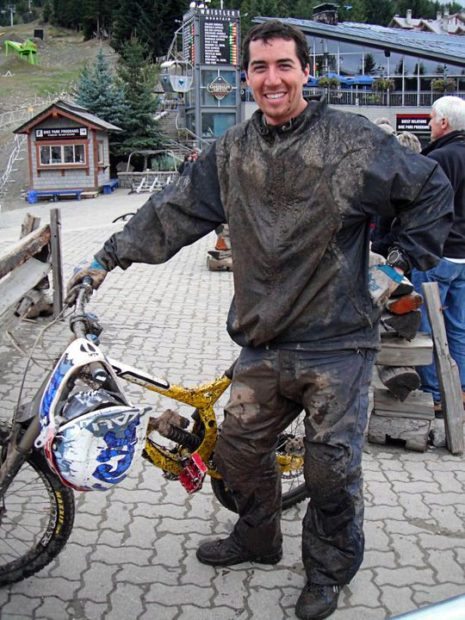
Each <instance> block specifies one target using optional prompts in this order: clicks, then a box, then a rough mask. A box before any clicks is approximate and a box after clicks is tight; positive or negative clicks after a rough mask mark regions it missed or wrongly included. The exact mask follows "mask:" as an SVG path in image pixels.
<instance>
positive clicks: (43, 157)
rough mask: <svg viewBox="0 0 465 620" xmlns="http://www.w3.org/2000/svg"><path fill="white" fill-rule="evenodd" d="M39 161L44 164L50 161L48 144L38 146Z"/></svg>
mask: <svg viewBox="0 0 465 620" xmlns="http://www.w3.org/2000/svg"><path fill="white" fill-rule="evenodd" d="M40 163H41V164H42V165H44V166H47V165H48V164H49V163H50V147H49V146H41V147H40Z"/></svg>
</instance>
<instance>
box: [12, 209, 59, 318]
mask: <svg viewBox="0 0 465 620" xmlns="http://www.w3.org/2000/svg"><path fill="white" fill-rule="evenodd" d="M50 272H51V273H52V280H53V314H54V316H55V317H56V316H58V314H59V313H60V312H61V310H62V309H63V268H62V255H61V215H60V211H59V209H51V211H50V224H46V225H44V226H40V219H39V218H36V217H33V216H31V215H27V216H26V219H25V221H24V223H23V226H22V230H21V238H20V240H19V241H18V243H16V244H15V245H13V246H11V247H9V248H7V250H6V251H4V252H3V253H1V254H0V322H2V321H3V320H4V319H5V317H6V315H7V314H8V311H9V310H11V309H12V307H14V306H15V305H16V304H18V303H19V302H20V301H21V300H22V299H23V298H24V297H25V296H27V295H28V293H29V292H30V291H32V290H34V287H36V286H37V285H38V284H39V283H40V282H41V281H42V280H44V278H46V277H47V276H48V275H49V273H50ZM32 302H33V298H31V303H32Z"/></svg>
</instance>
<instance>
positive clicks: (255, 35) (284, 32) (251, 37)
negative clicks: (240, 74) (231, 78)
mask: <svg viewBox="0 0 465 620" xmlns="http://www.w3.org/2000/svg"><path fill="white" fill-rule="evenodd" d="M270 39H286V40H287V41H291V40H292V41H295V48H296V53H297V58H298V59H299V61H300V64H301V65H302V69H303V70H305V68H306V67H307V65H309V64H310V55H309V53H308V45H307V40H306V38H305V35H304V33H303V32H302V31H301V30H299V29H298V28H295V27H294V26H290V25H289V24H284V23H283V22H280V21H279V20H277V19H272V20H269V21H266V22H264V23H263V24H258V26H254V27H253V28H252V29H251V30H249V32H248V33H247V35H246V37H245V39H244V42H243V44H242V68H243V69H244V70H245V71H247V69H248V67H249V62H250V43H251V41H259V40H261V41H264V42H265V43H266V42H267V41H269V40H270Z"/></svg>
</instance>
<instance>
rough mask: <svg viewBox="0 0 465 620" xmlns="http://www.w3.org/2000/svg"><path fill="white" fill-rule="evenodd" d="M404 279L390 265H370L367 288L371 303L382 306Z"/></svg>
mask: <svg viewBox="0 0 465 620" xmlns="http://www.w3.org/2000/svg"><path fill="white" fill-rule="evenodd" d="M403 279H404V275H403V274H402V273H399V272H398V271H397V270H396V269H394V267H391V265H381V264H379V265H372V266H371V267H369V268H368V289H369V291H370V295H371V298H372V300H373V303H375V304H376V305H377V306H380V307H383V306H384V304H385V303H386V302H387V300H388V299H389V297H390V296H391V295H392V293H393V292H394V291H395V290H396V288H397V287H398V286H399V284H400V283H401V282H402V280H403Z"/></svg>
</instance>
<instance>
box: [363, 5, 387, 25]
mask: <svg viewBox="0 0 465 620" xmlns="http://www.w3.org/2000/svg"><path fill="white" fill-rule="evenodd" d="M364 4H365V21H366V22H367V23H368V24H378V25H380V26H387V24H388V23H389V22H390V21H391V19H392V16H393V7H392V4H391V2H390V0H364Z"/></svg>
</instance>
